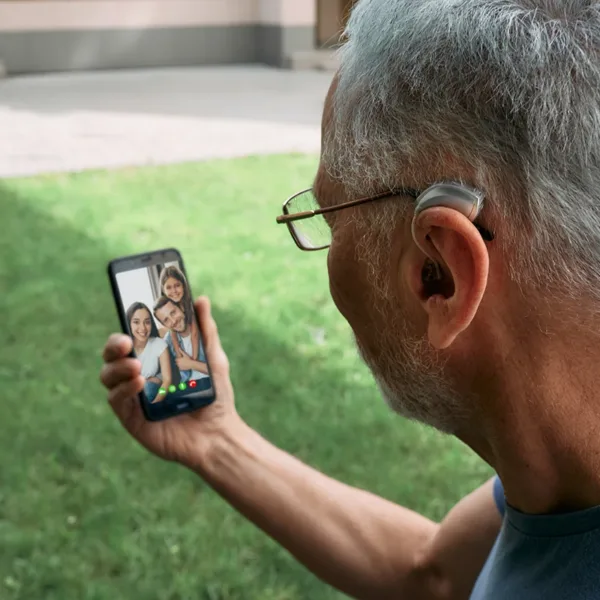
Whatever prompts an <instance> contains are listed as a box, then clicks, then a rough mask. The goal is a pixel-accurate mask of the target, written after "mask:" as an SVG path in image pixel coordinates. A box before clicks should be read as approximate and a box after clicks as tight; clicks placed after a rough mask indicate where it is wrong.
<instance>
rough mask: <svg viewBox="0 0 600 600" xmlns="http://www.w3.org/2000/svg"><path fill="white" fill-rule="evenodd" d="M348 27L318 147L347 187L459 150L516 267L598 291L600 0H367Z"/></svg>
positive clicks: (517, 276)
mask: <svg viewBox="0 0 600 600" xmlns="http://www.w3.org/2000/svg"><path fill="white" fill-rule="evenodd" d="M346 35H347V38H348V41H347V42H346V44H345V45H344V46H343V47H342V48H341V50H340V61H341V67H340V70H339V73H338V81H337V88H336V90H335V92H334V95H333V119H334V127H333V128H330V129H329V130H328V131H326V132H325V137H324V153H323V160H324V164H325V166H326V167H327V168H328V170H329V172H330V174H331V175H332V176H334V177H335V178H337V179H339V180H340V181H341V182H342V183H343V184H344V186H345V188H346V189H347V191H348V193H352V194H361V195H362V194H369V193H372V192H381V191H382V190H383V189H394V188H396V187H398V186H399V185H403V183H404V182H410V184H412V185H413V186H414V184H415V183H417V184H419V185H429V184H431V183H434V182H433V181H429V180H423V174H424V173H429V174H430V175H432V174H433V173H435V174H436V175H435V176H436V177H437V178H438V179H440V178H443V177H444V172H443V170H444V168H446V169H449V168H451V167H448V157H451V159H452V161H455V163H456V165H460V168H461V169H462V170H463V171H462V172H463V174H464V177H463V178H464V179H465V180H468V181H469V183H471V184H472V185H475V186H477V187H479V188H480V189H482V190H483V191H484V192H485V194H486V206H485V208H484V211H483V214H482V221H484V222H486V224H487V223H489V224H491V225H492V228H494V227H495V228H497V230H498V240H497V241H498V243H499V244H502V248H503V249H504V250H505V251H506V255H507V261H508V264H509V269H510V273H511V276H512V278H513V280H515V281H517V282H518V283H519V284H525V283H527V284H534V285H535V286H536V287H537V288H543V289H546V290H547V289H552V290H554V291H556V293H557V295H558V294H559V292H560V293H561V295H562V294H566V297H569V298H582V297H587V298H591V299H593V300H594V303H600V2H594V1H592V0H386V1H385V2H383V1H381V0H360V2H359V3H358V4H357V5H356V7H355V9H354V11H353V13H352V16H351V18H350V21H349V23H348V27H347V30H346ZM377 206H378V211H377V217H376V218H377V219H379V223H380V225H381V226H382V228H385V227H386V226H388V225H389V223H390V222H391V221H393V220H394V219H397V215H398V212H397V211H398V210H401V208H397V203H396V204H394V203H393V202H392V203H382V204H380V205H379V204H378V205H377ZM373 210H374V209H373ZM404 210H406V207H404ZM388 229H389V227H388ZM494 243H496V242H494Z"/></svg>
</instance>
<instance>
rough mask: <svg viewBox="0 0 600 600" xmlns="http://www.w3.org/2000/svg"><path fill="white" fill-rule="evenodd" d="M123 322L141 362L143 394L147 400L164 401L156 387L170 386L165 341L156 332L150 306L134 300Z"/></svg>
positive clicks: (168, 360) (169, 367) (169, 368)
mask: <svg viewBox="0 0 600 600" xmlns="http://www.w3.org/2000/svg"><path fill="white" fill-rule="evenodd" d="M127 324H128V325H129V331H130V332H131V337H132V338H133V349H134V350H135V355H136V357H137V358H138V360H139V361H140V362H141V363H142V377H144V379H145V380H146V383H145V384H144V393H145V394H146V397H147V398H148V400H149V401H150V402H153V403H154V402H160V401H161V400H164V393H163V394H161V393H160V389H161V388H162V389H163V390H167V389H169V386H170V385H171V360H170V355H169V348H168V346H167V343H166V342H165V341H164V340H162V339H161V338H160V336H159V335H158V329H157V327H156V323H155V322H154V318H153V317H152V314H151V313H150V309H149V308H148V307H147V306H146V305H145V304H143V303H142V302H134V303H133V304H132V305H131V306H130V307H129V308H128V309H127Z"/></svg>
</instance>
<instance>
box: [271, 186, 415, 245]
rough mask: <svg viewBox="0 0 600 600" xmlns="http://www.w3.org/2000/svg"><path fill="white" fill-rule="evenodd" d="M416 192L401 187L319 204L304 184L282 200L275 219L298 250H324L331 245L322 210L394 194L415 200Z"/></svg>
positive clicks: (338, 208) (329, 210)
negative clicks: (286, 230) (348, 199)
mask: <svg viewBox="0 0 600 600" xmlns="http://www.w3.org/2000/svg"><path fill="white" fill-rule="evenodd" d="M420 193H421V192H419V191H418V190H413V189H410V188H403V189H400V190H395V191H390V192H385V193H383V194H379V195H377V196H371V197H369V198H360V199H358V200H351V201H350V202H344V203H343V204H337V205H335V206H328V207H326V208H321V207H320V206H319V203H318V202H317V199H316V198H315V195H314V192H313V189H312V188H308V189H306V190H303V191H301V192H299V193H297V194H294V195H293V196H292V197H291V198H288V199H287V200H286V201H285V203H284V205H283V214H282V215H281V216H279V217H277V223H279V224H285V225H287V227H288V229H289V232H290V234H291V236H292V238H293V240H294V242H295V243H296V246H298V248H300V250H305V251H308V252H311V251H315V250H325V249H326V248H329V246H330V245H331V227H330V226H329V224H328V223H327V220H326V219H325V215H326V214H330V213H333V212H336V211H338V210H344V209H346V208H352V207H353V206H360V205H361V204H366V203H367V202H374V201H375V200H383V199H384V198H392V197H394V196H410V197H411V198H414V199H415V200H416V199H417V198H418V197H419V195H420Z"/></svg>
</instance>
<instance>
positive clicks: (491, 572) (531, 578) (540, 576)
mask: <svg viewBox="0 0 600 600" xmlns="http://www.w3.org/2000/svg"><path fill="white" fill-rule="evenodd" d="M494 498H495V499H496V503H497V504H498V508H499V510H500V512H501V514H502V515H503V522H502V529H501V530H500V534H499V536H498V539H497V540H496V543H495V544H494V547H493V548H492V551H491V552H490V555H489V557H488V560H487V562H486V564H485V566H484V568H483V570H482V571H481V573H480V575H479V578H478V580H477V583H476V584H475V588H474V589H473V593H472V594H471V600H598V599H600V506H596V507H594V508H589V509H587V510H581V511H577V512H572V513H562V514H554V515H526V514H524V513H522V512H519V511H518V510H516V509H514V508H512V507H511V506H509V505H508V504H506V502H505V500H504V490H503V488H502V484H501V483H500V480H499V479H496V481H495V482H494Z"/></svg>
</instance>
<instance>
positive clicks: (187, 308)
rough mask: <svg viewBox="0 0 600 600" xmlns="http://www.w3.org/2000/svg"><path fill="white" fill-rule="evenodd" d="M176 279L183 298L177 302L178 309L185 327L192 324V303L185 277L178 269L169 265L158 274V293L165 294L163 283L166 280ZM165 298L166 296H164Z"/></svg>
mask: <svg viewBox="0 0 600 600" xmlns="http://www.w3.org/2000/svg"><path fill="white" fill-rule="evenodd" d="M171 278H172V279H176V280H177V281H179V282H180V283H181V285H182V286H183V296H182V297H181V300H180V301H179V302H178V304H179V308H181V310H182V311H183V315H184V317H185V322H186V324H187V325H191V324H192V323H193V322H194V303H193V302H192V293H191V292H190V286H189V285H188V282H187V279H186V278H185V275H184V274H183V273H182V272H181V269H179V267H176V266H175V265H171V266H170V267H165V268H164V269H163V270H162V273H161V274H160V291H161V293H162V294H165V283H166V282H167V279H171ZM165 296H166V294H165Z"/></svg>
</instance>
